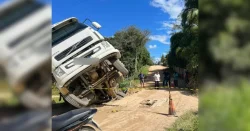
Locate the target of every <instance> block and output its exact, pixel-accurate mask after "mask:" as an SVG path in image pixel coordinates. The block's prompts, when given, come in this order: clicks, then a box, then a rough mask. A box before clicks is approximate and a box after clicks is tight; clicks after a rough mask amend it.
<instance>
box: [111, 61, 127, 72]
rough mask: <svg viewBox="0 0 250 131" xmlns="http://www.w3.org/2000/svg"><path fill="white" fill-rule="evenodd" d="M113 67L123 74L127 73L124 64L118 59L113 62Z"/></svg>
mask: <svg viewBox="0 0 250 131" xmlns="http://www.w3.org/2000/svg"><path fill="white" fill-rule="evenodd" d="M113 65H114V67H115V68H116V69H117V70H119V71H120V72H121V73H123V74H124V75H127V74H128V70H127V69H126V68H125V66H124V64H123V63H122V62H121V61H120V60H116V61H115V62H114V63H113Z"/></svg>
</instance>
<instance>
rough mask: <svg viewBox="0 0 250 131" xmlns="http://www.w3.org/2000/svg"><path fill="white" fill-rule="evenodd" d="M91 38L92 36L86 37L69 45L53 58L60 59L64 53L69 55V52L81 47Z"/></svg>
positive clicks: (64, 55)
mask: <svg viewBox="0 0 250 131" xmlns="http://www.w3.org/2000/svg"><path fill="white" fill-rule="evenodd" d="M92 40H93V38H92V37H91V36H88V37H86V38H85V39H83V40H82V41H81V42H80V43H76V44H74V45H73V46H71V47H69V48H68V49H66V50H64V51H63V52H62V53H60V54H58V55H57V56H55V59H56V60H57V61H60V60H61V59H63V58H64V57H66V55H70V54H71V53H73V52H74V51H76V50H77V49H79V48H81V47H83V46H84V45H86V44H87V43H89V42H90V41H92Z"/></svg>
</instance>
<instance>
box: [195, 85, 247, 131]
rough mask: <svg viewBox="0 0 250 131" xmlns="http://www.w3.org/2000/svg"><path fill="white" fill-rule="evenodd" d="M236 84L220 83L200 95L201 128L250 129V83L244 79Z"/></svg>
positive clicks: (210, 130) (214, 130)
mask: <svg viewBox="0 0 250 131" xmlns="http://www.w3.org/2000/svg"><path fill="white" fill-rule="evenodd" d="M234 86H236V85H234ZM234 86H233V85H231V86H229V85H220V86H217V88H210V90H206V91H205V92H204V93H203V94H202V95H200V105H199V106H200V109H199V111H200V112H201V113H200V115H199V119H200V126H199V130H202V131H249V130H250V126H249V122H250V104H249V101H250V95H249V94H250V88H249V87H250V84H249V82H248V81H242V82H241V83H240V84H238V85H237V88H234Z"/></svg>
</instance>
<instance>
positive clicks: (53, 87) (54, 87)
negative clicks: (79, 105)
mask: <svg viewBox="0 0 250 131" xmlns="http://www.w3.org/2000/svg"><path fill="white" fill-rule="evenodd" d="M51 90H52V95H59V93H60V91H59V90H58V88H57V87H56V85H55V84H54V83H53V84H52V87H51Z"/></svg>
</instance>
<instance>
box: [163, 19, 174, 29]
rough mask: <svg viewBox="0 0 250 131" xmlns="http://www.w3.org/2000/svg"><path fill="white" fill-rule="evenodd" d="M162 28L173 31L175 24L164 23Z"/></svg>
mask: <svg viewBox="0 0 250 131" xmlns="http://www.w3.org/2000/svg"><path fill="white" fill-rule="evenodd" d="M162 27H163V28H170V29H172V28H173V27H174V24H173V23H172V22H168V21H164V22H162Z"/></svg>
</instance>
